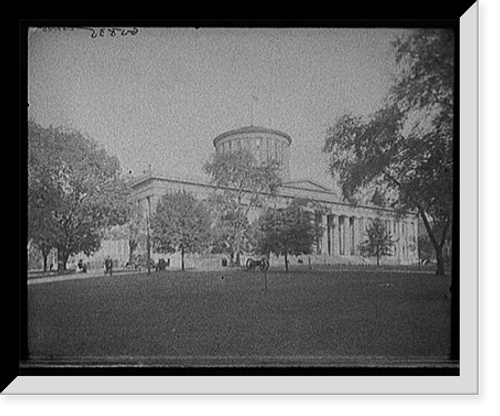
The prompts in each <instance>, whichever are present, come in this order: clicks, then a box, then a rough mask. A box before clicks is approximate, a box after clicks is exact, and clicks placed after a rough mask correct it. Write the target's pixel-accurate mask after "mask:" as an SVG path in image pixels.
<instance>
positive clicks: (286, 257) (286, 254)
mask: <svg viewBox="0 0 500 416" xmlns="http://www.w3.org/2000/svg"><path fill="white" fill-rule="evenodd" d="M285 270H286V272H287V273H288V250H285Z"/></svg>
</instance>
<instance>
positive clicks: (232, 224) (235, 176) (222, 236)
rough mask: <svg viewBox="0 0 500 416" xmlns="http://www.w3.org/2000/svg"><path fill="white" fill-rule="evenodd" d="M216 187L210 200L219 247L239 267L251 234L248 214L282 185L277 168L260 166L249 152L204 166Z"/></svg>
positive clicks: (220, 156)
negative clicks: (247, 237) (217, 228)
mask: <svg viewBox="0 0 500 416" xmlns="http://www.w3.org/2000/svg"><path fill="white" fill-rule="evenodd" d="M204 169H205V172H207V173H208V174H209V175H210V177H211V180H212V184H213V185H214V192H213V193H212V195H211V197H210V203H211V206H212V211H213V212H214V214H215V217H216V220H215V222H216V224H217V227H220V228H219V230H216V238H218V240H217V241H216V245H218V246H219V247H222V248H224V250H225V251H226V252H227V253H228V254H229V255H230V256H231V258H233V256H234V257H235V259H236V264H239V258H240V254H241V250H242V248H243V246H244V244H245V240H246V234H247V233H248V231H249V227H250V223H249V221H248V218H249V213H250V212H251V211H252V210H253V209H255V208H262V207H264V206H265V204H266V200H267V199H268V198H269V197H270V196H272V195H275V193H276V191H277V189H278V187H279V186H280V185H281V179H280V176H279V173H278V169H277V165H276V164H275V163H270V164H267V165H262V164H258V163H257V161H256V159H255V158H254V156H253V155H252V153H251V152H249V151H248V150H246V149H242V150H238V151H234V152H230V153H221V152H217V153H215V155H214V156H213V158H212V160H210V161H209V162H207V163H206V164H205V166H204Z"/></svg>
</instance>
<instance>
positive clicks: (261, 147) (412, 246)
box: [133, 126, 419, 267]
mask: <svg viewBox="0 0 500 416" xmlns="http://www.w3.org/2000/svg"><path fill="white" fill-rule="evenodd" d="M213 144H214V147H215V150H216V152H222V153H225V152H232V151H235V150H239V149H247V150H249V151H250V152H251V153H252V154H253V155H254V157H255V159H256V161H257V163H258V164H259V163H262V164H265V163H268V162H270V161H274V162H277V164H278V165H279V169H280V173H281V178H282V180H283V184H282V186H281V188H280V189H279V191H278V194H277V195H276V196H275V197H274V203H275V204H276V205H277V206H278V207H285V206H287V205H288V204H290V203H291V201H293V200H294V199H295V198H303V199H309V200H311V201H314V202H315V203H316V205H317V206H319V207H321V209H320V210H318V211H317V212H315V220H316V221H317V222H318V223H320V224H321V225H322V226H323V229H324V233H323V236H322V237H321V238H320V239H319V240H318V241H317V242H316V244H315V247H314V253H313V254H312V255H310V256H307V261H308V262H310V263H311V264H330V265H334V264H352V265H361V264H374V263H375V259H374V258H365V257H363V256H362V255H361V253H360V250H359V245H360V244H361V243H362V242H363V241H364V240H365V238H366V228H367V226H368V225H369V224H370V222H371V221H373V220H374V219H376V218H379V219H381V220H382V221H383V222H384V224H385V227H386V230H387V231H389V232H390V234H391V236H392V238H393V240H394V246H393V247H392V255H391V256H387V257H384V258H383V259H382V264H388V265H410V264H416V263H418V261H419V259H418V228H419V222H418V216H417V214H415V213H406V214H397V213H396V212H395V211H393V210H390V209H384V208H380V207H376V206H368V205H352V204H348V203H345V202H340V201H338V199H337V197H336V195H335V194H334V193H333V192H332V191H331V190H329V189H327V188H325V187H323V186H321V185H318V184H316V183H314V182H313V181H310V180H299V181H290V147H291V144H292V139H291V137H290V136H289V135H288V134H286V133H283V132H281V131H278V130H273V129H268V128H265V127H257V126H246V127H242V128H239V129H235V130H231V131H228V132H225V133H222V134H220V135H219V136H217V137H216V138H215V139H214V140H213ZM182 190H183V191H186V192H189V193H191V194H193V196H195V197H196V198H197V199H206V198H207V197H208V196H209V195H210V194H211V193H212V192H213V190H214V187H213V185H212V184H211V183H210V181H209V180H208V179H204V178H201V179H189V178H176V177H173V176H171V175H166V174H163V173H159V172H151V171H148V172H146V173H145V174H144V175H143V176H141V177H139V178H137V179H136V181H135V182H134V184H133V192H134V200H135V201H136V203H137V204H138V205H139V207H140V211H141V212H143V213H144V214H143V215H144V218H145V219H147V217H148V216H150V215H151V214H152V213H153V212H154V210H155V207H156V204H157V203H158V201H159V200H160V198H161V197H162V196H163V195H165V194H166V193H168V192H175V191H182ZM258 214H259V213H258V212H253V213H252V214H251V218H249V220H250V221H252V220H253V219H255V218H256V217H257V216H258ZM221 256H222V255H219V259H217V258H215V259H210V262H209V263H210V264H219V261H218V260H220V257H221ZM152 257H153V258H156V257H162V256H160V255H159V254H157V253H153V255H152ZM177 257H178V256H177ZM195 257H196V256H195ZM273 257H274V256H273ZM169 258H171V260H172V261H171V264H172V266H173V267H175V266H176V265H177V263H179V264H180V259H177V258H176V256H175V255H173V256H169ZM280 261H282V260H278V259H273V258H272V259H271V264H273V262H280ZM294 261H297V262H299V261H300V262H301V263H304V259H303V258H302V259H299V258H297V259H293V258H292V259H291V264H293V262H294ZM207 264H208V263H207Z"/></svg>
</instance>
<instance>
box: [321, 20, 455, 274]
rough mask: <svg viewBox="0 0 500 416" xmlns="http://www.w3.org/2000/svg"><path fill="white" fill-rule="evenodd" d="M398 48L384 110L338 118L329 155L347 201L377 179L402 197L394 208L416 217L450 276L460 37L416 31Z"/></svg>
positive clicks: (439, 264) (329, 136) (331, 133)
mask: <svg viewBox="0 0 500 416" xmlns="http://www.w3.org/2000/svg"><path fill="white" fill-rule="evenodd" d="M394 48H395V57H396V64H397V73H396V78H395V83H394V85H393V86H392V88H391V90H390V93H389V95H388V96H387V98H386V101H385V103H384V105H383V107H382V108H381V109H380V110H378V111H376V112H375V113H374V114H372V115H369V116H365V117H362V116H357V115H353V114H343V115H342V116H340V117H339V118H338V119H337V120H336V122H335V124H334V125H333V126H332V127H331V128H330V129H329V130H328V132H327V138H326V141H325V146H324V149H323V150H324V152H325V153H328V154H330V171H331V173H332V175H334V176H336V177H338V179H339V181H340V183H341V186H342V190H343V193H344V196H346V198H347V199H349V198H350V197H352V195H353V194H354V193H355V192H356V191H357V190H359V189H361V188H363V187H367V186H369V185H370V184H373V183H374V182H376V181H379V183H383V184H384V185H385V186H386V187H387V189H389V190H390V191H392V192H394V193H395V194H396V195H397V198H396V199H395V200H394V203H393V207H394V208H397V209H399V210H402V211H403V210H405V211H408V210H416V211H418V213H419V215H420V217H421V219H422V222H423V224H424V226H425V229H426V231H427V233H428V235H429V239H430V241H431V243H432V245H433V247H434V250H435V252H436V260H437V271H436V273H437V274H440V275H444V273H445V267H444V259H443V247H444V246H445V244H446V242H447V240H450V239H451V235H450V228H451V224H452V220H453V137H454V136H453V135H454V133H453V107H454V97H453V86H454V33H453V32H452V31H450V30H444V29H432V30H430V29H420V30H414V31H413V32H412V33H411V34H410V35H409V36H407V37H406V38H404V39H400V40H398V41H397V42H395V43H394Z"/></svg>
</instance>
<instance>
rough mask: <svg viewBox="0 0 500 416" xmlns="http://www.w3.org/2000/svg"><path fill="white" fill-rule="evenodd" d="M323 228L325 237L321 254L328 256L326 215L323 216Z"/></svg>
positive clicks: (322, 237)
mask: <svg viewBox="0 0 500 416" xmlns="http://www.w3.org/2000/svg"><path fill="white" fill-rule="evenodd" d="M321 226H322V227H323V235H322V236H321V254H328V232H329V230H328V220H327V218H326V215H325V214H321Z"/></svg>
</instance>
